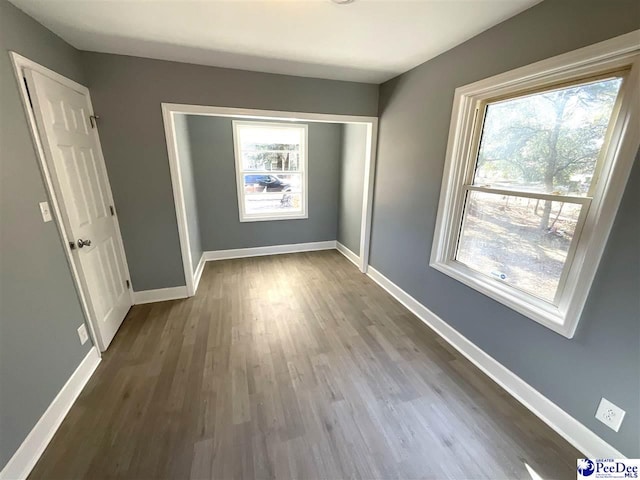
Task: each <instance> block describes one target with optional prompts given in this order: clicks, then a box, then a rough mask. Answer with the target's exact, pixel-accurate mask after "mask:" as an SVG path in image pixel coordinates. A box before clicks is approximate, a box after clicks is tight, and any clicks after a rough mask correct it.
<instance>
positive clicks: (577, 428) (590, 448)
mask: <svg viewBox="0 0 640 480" xmlns="http://www.w3.org/2000/svg"><path fill="white" fill-rule="evenodd" d="M367 275H368V276H369V277H370V278H371V279H372V280H373V281H374V282H376V283H377V284H378V285H380V286H381V287H382V288H383V289H384V290H386V291H387V292H388V293H389V294H390V295H391V296H392V297H394V298H395V299H396V300H398V301H399V302H400V303H401V304H402V305H404V306H405V307H406V308H407V309H408V310H409V311H411V312H412V313H413V314H414V315H415V316H416V317H418V318H419V319H420V320H421V321H422V322H423V323H425V324H426V325H427V326H429V327H430V328H431V329H432V330H434V331H435V332H436V333H437V334H438V335H440V336H441V337H442V338H443V339H444V340H446V341H447V343H449V345H451V346H452V347H453V348H455V349H456V350H457V351H458V352H460V353H461V354H462V355H463V356H464V357H466V358H467V359H468V360H469V361H470V362H471V363H473V364H474V365H475V366H477V367H478V368H479V369H480V370H482V371H483V372H484V373H485V374H486V375H488V376H489V377H490V378H491V379H492V380H493V381H495V382H496V383H497V384H498V385H500V386H501V387H502V388H504V389H505V390H506V391H507V392H508V393H509V394H510V395H511V396H512V397H514V398H515V399H516V400H518V401H519V402H520V403H521V404H522V405H524V406H525V407H526V408H527V409H529V410H530V411H531V412H532V413H533V414H534V415H536V416H537V417H538V418H540V420H542V421H543V422H545V423H546V424H547V425H549V427H551V428H552V429H553V430H555V431H556V432H557V433H558V434H559V435H560V436H561V437H563V438H564V439H565V440H566V441H568V442H569V443H570V444H572V445H573V446H574V447H576V448H577V449H578V450H580V451H581V452H582V453H583V454H584V455H585V457H586V458H625V457H624V455H623V454H622V453H620V452H619V451H618V450H616V449H615V448H614V447H612V446H611V445H609V444H608V443H607V442H605V441H604V440H603V439H601V438H600V437H599V436H598V435H596V434H595V433H594V432H593V431H591V430H590V429H588V428H587V427H585V426H584V425H583V424H582V423H580V422H579V421H578V420H576V419H575V418H573V417H572V416H571V415H569V414H568V413H567V412H565V411H564V410H562V409H561V408H560V407H559V406H558V405H556V404H555V403H553V402H552V401H551V400H549V399H548V398H547V397H545V396H544V395H542V394H541V393H540V392H539V391H537V390H536V389H535V388H533V387H532V386H531V385H529V384H528V383H526V382H525V381H524V380H523V379H521V378H520V377H518V376H517V375H516V374H515V373H513V372H512V371H511V370H509V369H507V368H506V367H505V366H504V365H502V364H501V363H499V362H498V361H497V360H495V359H494V358H493V357H491V356H490V355H488V354H487V353H486V352H485V351H484V350H482V349H480V348H479V347H478V346H476V345H475V344H474V343H472V342H471V341H470V340H469V339H467V338H466V337H465V336H463V335H462V334H461V333H460V332H458V331H457V330H456V329H454V328H453V327H451V326H450V325H449V324H448V323H446V322H445V321H444V320H442V319H441V318H440V317H438V316H437V315H436V314H435V313H433V312H432V311H431V310H429V309H428V308H427V307H425V306H424V305H422V304H421V303H420V302H418V301H417V300H416V299H415V298H413V297H412V296H411V295H409V294H408V293H407V292H405V291H404V290H402V289H401V288H400V287H398V286H397V285H396V284H395V283H393V282H392V281H391V280H389V279H388V278H386V277H385V276H384V275H382V273H380V272H379V271H378V270H376V269H375V268H373V267H371V266H370V267H369V271H368V272H367Z"/></svg>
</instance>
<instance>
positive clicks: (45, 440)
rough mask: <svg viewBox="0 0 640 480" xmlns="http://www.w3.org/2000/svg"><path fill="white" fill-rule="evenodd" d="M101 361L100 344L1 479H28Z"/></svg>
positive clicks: (5, 469) (17, 452) (51, 407)
mask: <svg viewBox="0 0 640 480" xmlns="http://www.w3.org/2000/svg"><path fill="white" fill-rule="evenodd" d="M99 363H100V352H99V351H98V349H97V347H91V350H89V352H88V353H87V355H86V356H85V357H84V359H83V360H82V361H81V362H80V364H79V365H78V367H77V368H76V369H75V371H74V372H73V373H72V374H71V376H70V377H69V379H68V380H67V381H66V383H65V384H64V386H63V387H62V388H61V389H60V391H59V392H58V394H57V395H56V397H55V398H54V399H53V401H52V402H51V403H50V404H49V406H48V407H47V409H46V410H45V412H44V413H43V414H42V416H41V417H40V420H38V422H37V423H36V424H35V426H34V427H33V429H31V432H29V435H27V438H25V439H24V441H23V442H22V444H21V445H20V447H18V449H17V450H16V452H15V453H14V454H13V456H12V457H11V459H10V460H9V461H8V462H7V464H6V465H5V466H4V468H3V469H2V471H1V472H0V480H9V479H11V480H18V479H25V478H27V476H28V475H29V473H31V470H32V469H33V467H34V466H35V464H36V462H37V461H38V459H39V458H40V456H41V455H42V453H43V452H44V450H45V448H47V445H49V442H50V441H51V439H52V438H53V435H54V434H55V433H56V431H57V430H58V428H59V427H60V424H61V423H62V421H63V420H64V418H65V417H66V416H67V413H68V412H69V410H70V409H71V407H72V406H73V404H74V402H75V401H76V399H77V398H78V395H80V392H82V389H83V388H84V386H85V385H86V384H87V382H88V381H89V379H90V378H91V375H93V372H94V371H95V370H96V368H97V366H98V364H99Z"/></svg>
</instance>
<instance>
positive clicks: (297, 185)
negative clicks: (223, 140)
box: [233, 121, 308, 222]
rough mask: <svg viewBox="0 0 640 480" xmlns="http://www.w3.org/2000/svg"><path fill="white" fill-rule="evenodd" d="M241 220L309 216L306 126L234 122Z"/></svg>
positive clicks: (253, 220)
mask: <svg viewBox="0 0 640 480" xmlns="http://www.w3.org/2000/svg"><path fill="white" fill-rule="evenodd" d="M233 136H234V147H235V159H236V180H237V188H238V207H239V211H240V221H241V222H255V221H265V220H291V219H300V218H308V214H307V125H301V124H287V123H266V122H241V121H234V122H233Z"/></svg>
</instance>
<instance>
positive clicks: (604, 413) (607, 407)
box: [596, 397, 626, 432]
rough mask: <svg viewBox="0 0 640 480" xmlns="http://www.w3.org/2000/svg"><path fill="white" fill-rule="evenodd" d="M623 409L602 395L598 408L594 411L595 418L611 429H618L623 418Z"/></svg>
mask: <svg viewBox="0 0 640 480" xmlns="http://www.w3.org/2000/svg"><path fill="white" fill-rule="evenodd" d="M625 413H626V412H625V411H624V410H622V409H621V408H620V407H618V406H616V405H614V404H613V403H611V402H610V401H609V400H607V399H606V398H604V397H602V400H600V405H598V410H597V411H596V418H597V419H598V420H600V421H601V422H602V423H604V424H605V425H606V426H607V427H609V428H610V429H611V430H614V431H616V432H617V431H618V430H620V425H622V420H623V419H624V415H625Z"/></svg>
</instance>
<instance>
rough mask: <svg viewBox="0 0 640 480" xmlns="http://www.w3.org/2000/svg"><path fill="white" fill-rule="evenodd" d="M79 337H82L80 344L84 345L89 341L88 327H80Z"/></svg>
mask: <svg viewBox="0 0 640 480" xmlns="http://www.w3.org/2000/svg"><path fill="white" fill-rule="evenodd" d="M78 336H79V337H80V343H81V344H82V345H84V344H85V343H87V340H89V334H88V333H87V327H86V325H84V324H82V325H80V326H79V327H78Z"/></svg>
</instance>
